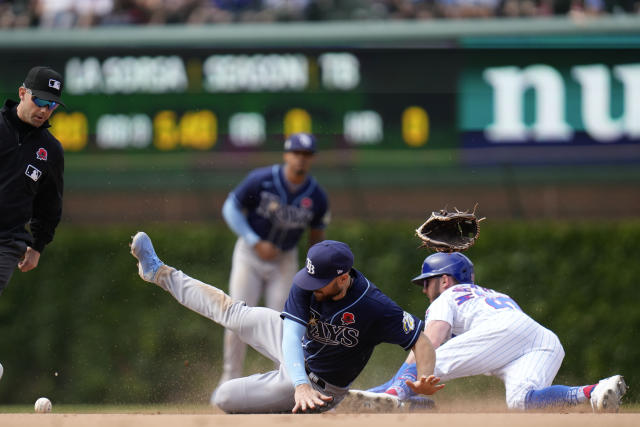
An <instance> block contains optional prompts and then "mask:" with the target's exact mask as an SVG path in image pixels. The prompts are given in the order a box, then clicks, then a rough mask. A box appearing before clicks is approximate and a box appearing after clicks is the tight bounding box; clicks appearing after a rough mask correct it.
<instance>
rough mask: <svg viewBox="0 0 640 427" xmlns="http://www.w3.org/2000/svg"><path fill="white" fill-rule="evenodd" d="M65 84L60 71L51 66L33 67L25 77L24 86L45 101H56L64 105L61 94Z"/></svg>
mask: <svg viewBox="0 0 640 427" xmlns="http://www.w3.org/2000/svg"><path fill="white" fill-rule="evenodd" d="M63 86H64V83H63V80H62V76H61V75H60V73H58V72H57V71H56V70H54V69H53V68H49V67H43V66H37V67H33V68H32V69H30V70H29V73H27V77H26V78H25V79H24V87H26V88H27V89H31V93H33V96H35V97H37V98H40V99H44V100H45V101H55V102H57V103H58V104H60V105H62V106H64V104H63V103H62V101H60V96H61V95H62V87H63Z"/></svg>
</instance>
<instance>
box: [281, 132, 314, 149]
mask: <svg viewBox="0 0 640 427" xmlns="http://www.w3.org/2000/svg"><path fill="white" fill-rule="evenodd" d="M284 151H307V152H309V153H315V152H316V138H315V137H314V136H313V135H311V134H309V133H294V134H293V135H291V136H290V137H289V138H287V140H286V141H285V142H284Z"/></svg>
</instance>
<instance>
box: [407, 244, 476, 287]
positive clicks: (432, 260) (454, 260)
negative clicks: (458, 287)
mask: <svg viewBox="0 0 640 427" xmlns="http://www.w3.org/2000/svg"><path fill="white" fill-rule="evenodd" d="M443 274H448V275H449V276H453V277H454V278H455V279H456V280H457V281H458V283H473V263H472V262H471V260H470V259H469V258H467V257H466V256H464V255H462V254H461V253H460V252H451V253H446V252H436V253H435V254H432V255H429V256H428V257H426V258H425V259H424V262H423V263H422V274H420V275H419V276H416V277H414V278H413V279H412V280H411V281H412V282H413V283H415V284H416V285H420V286H422V283H423V282H422V281H423V280H424V279H428V278H429V277H434V276H442V275H443Z"/></svg>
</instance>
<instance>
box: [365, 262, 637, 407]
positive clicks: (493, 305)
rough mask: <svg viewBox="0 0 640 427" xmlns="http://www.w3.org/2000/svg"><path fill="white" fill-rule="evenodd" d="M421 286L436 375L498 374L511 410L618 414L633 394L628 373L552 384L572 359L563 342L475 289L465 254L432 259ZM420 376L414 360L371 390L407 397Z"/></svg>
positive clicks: (490, 293)
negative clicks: (584, 406)
mask: <svg viewBox="0 0 640 427" xmlns="http://www.w3.org/2000/svg"><path fill="white" fill-rule="evenodd" d="M413 283H415V284H416V285H418V286H421V287H422V292H423V293H424V294H425V295H427V297H428V298H429V301H430V302H431V305H430V306H429V308H428V309H427V313H426V317H425V323H426V327H425V334H426V335H427V336H428V337H429V338H430V340H431V342H432V343H433V346H434V347H435V348H436V367H435V371H434V372H435V375H437V376H439V377H441V378H442V379H443V380H450V379H454V378H460V377H467V376H472V375H481V374H489V375H493V376H496V377H498V378H500V379H501V380H502V381H503V382H504V384H505V388H506V395H507V405H508V407H509V408H517V409H536V408H542V407H548V406H564V405H576V404H579V403H584V402H586V401H590V402H591V406H592V407H593V410H594V411H617V410H618V406H619V402H620V399H621V398H622V396H623V395H624V393H625V392H626V389H627V387H626V384H625V382H624V379H623V378H622V376H620V375H615V376H612V377H610V378H606V379H603V380H601V381H600V382H599V383H598V384H593V385H588V386H581V387H569V386H564V385H555V386H550V385H551V383H552V381H553V379H554V378H555V376H556V373H557V372H558V369H560V365H561V363H562V359H563V358H564V350H563V349H562V345H561V344H560V341H559V340H558V337H557V336H556V335H555V334H554V333H553V332H551V331H550V330H548V329H546V328H544V327H542V326H541V325H540V324H538V323H537V322H535V321H534V320H533V319H531V318H530V317H529V316H527V315H526V314H525V313H523V312H522V310H521V309H520V307H519V306H518V304H516V302H515V301H514V300H513V299H512V298H511V297H509V296H508V295H506V294H503V293H500V292H496V291H494V290H491V289H486V288H482V287H480V286H477V285H475V284H473V283H474V269H473V264H472V263H471V261H470V260H469V259H468V258H467V257H466V256H464V255H463V254H461V253H458V252H453V253H435V254H433V255H430V256H428V257H427V258H426V259H425V260H424V263H423V264H422V273H421V274H420V275H419V276H417V277H415V278H414V279H413ZM412 378H415V364H414V361H413V358H412V356H411V355H409V357H408V358H407V360H406V361H405V363H404V364H403V365H402V367H401V368H400V369H399V370H398V372H397V373H396V374H395V375H394V377H393V378H392V379H391V380H390V381H389V382H387V383H385V384H382V385H381V386H378V387H375V388H373V389H370V390H368V392H374V393H375V392H386V393H389V394H392V395H396V396H398V397H399V398H401V399H405V398H407V397H409V396H411V395H412V394H413V392H412V390H411V389H410V388H409V387H407V385H406V383H405V381H407V380H411V379H412ZM363 396H365V397H367V396H368V394H367V393H363Z"/></svg>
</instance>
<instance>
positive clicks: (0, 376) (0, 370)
mask: <svg viewBox="0 0 640 427" xmlns="http://www.w3.org/2000/svg"><path fill="white" fill-rule="evenodd" d="M2 374H4V368H3V367H2V363H0V378H2Z"/></svg>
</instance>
